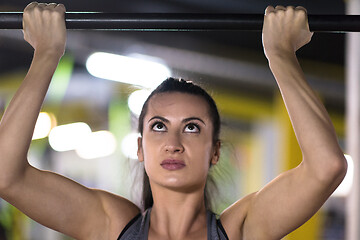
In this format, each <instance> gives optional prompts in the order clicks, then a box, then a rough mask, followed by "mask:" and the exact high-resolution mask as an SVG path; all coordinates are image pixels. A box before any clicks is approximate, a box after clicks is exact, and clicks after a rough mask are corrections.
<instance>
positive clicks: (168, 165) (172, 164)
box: [160, 159, 186, 171]
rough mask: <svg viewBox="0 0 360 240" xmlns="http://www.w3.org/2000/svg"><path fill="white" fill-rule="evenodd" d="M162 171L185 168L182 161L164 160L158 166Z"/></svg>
mask: <svg viewBox="0 0 360 240" xmlns="http://www.w3.org/2000/svg"><path fill="white" fill-rule="evenodd" d="M160 165H161V166H162V167H163V168H164V169H166V170H170V171H173V170H180V169H182V168H184V167H185V166H186V164H185V162H184V161H182V160H176V159H166V160H164V161H162V162H161V164H160Z"/></svg>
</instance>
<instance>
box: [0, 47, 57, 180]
mask: <svg viewBox="0 0 360 240" xmlns="http://www.w3.org/2000/svg"><path fill="white" fill-rule="evenodd" d="M60 57H61V55H60V54H58V53H56V52H51V51H47V52H36V51H35V53H34V58H33V61H32V64H31V67H30V69H29V71H28V73H27V75H26V77H25V79H24V80H23V82H22V84H21V86H20V87H19V89H18V90H17V92H16V93H15V95H14V97H13V99H12V100H11V102H10V104H9V106H8V108H7V109H6V111H5V113H4V115H3V118H2V119H1V123H0V165H1V168H0V183H1V185H5V186H7V185H9V184H11V182H12V181H14V180H15V179H18V177H19V175H21V174H23V173H24V169H26V166H28V163H27V161H26V157H27V152H28V149H29V145H30V143H31V139H32V134H33V130H34V127H35V123H36V120H37V117H38V115H39V111H40V109H41V106H42V103H43V100H44V97H45V95H46V92H47V89H48V87H49V84H50V81H51V78H52V75H53V73H54V71H55V69H56V66H57V64H58V62H59V59H60Z"/></svg>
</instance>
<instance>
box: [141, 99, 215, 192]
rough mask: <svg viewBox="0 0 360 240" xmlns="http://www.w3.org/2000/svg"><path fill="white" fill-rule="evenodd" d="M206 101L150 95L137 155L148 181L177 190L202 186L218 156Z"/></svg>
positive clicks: (191, 189)
mask: <svg viewBox="0 0 360 240" xmlns="http://www.w3.org/2000/svg"><path fill="white" fill-rule="evenodd" d="M208 108H209V106H208V104H207V103H206V101H205V100H204V99H203V98H201V97H199V96H196V95H191V94H186V93H178V92H172V93H162V94H157V95H155V96H153V97H152V98H151V99H150V101H149V103H148V109H147V113H146V115H145V117H144V123H143V124H144V128H143V136H142V139H141V138H139V141H138V144H139V149H138V157H139V160H140V161H144V164H145V170H146V172H147V174H148V176H149V179H150V183H151V185H152V186H153V184H156V185H159V186H163V187H167V188H172V189H174V190H178V191H193V190H195V189H202V190H203V189H204V186H205V183H206V178H207V174H208V170H209V167H210V164H216V163H217V161H218V158H219V148H220V144H217V145H215V146H214V144H213V141H212V133H213V124H212V122H211V118H210V115H209V111H208Z"/></svg>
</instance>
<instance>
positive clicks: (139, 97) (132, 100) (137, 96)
mask: <svg viewBox="0 0 360 240" xmlns="http://www.w3.org/2000/svg"><path fill="white" fill-rule="evenodd" d="M150 93H151V91H148V90H145V89H143V90H137V91H135V92H133V93H131V94H130V96H129V99H128V106H129V109H130V111H131V112H132V113H134V114H135V115H136V116H139V115H140V113H141V109H142V107H143V105H144V102H145V101H146V99H147V98H148V96H149V95H150Z"/></svg>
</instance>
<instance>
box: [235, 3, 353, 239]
mask: <svg viewBox="0 0 360 240" xmlns="http://www.w3.org/2000/svg"><path fill="white" fill-rule="evenodd" d="M311 37H312V33H311V32H310V31H309V26H308V23H307V16H306V10H305V9H304V8H302V7H297V8H294V7H287V8H285V7H282V6H278V7H276V8H273V7H271V6H270V7H268V8H267V9H266V14H265V19H264V26H263V46H264V52H265V55H266V57H267V59H268V61H269V66H270V69H271V71H272V73H273V75H274V77H275V79H276V82H277V84H278V86H279V89H280V92H281V94H282V97H283V100H284V102H285V105H286V108H287V111H288V114H289V116H290V120H291V123H292V125H293V128H294V131H295V134H296V137H297V140H298V143H299V145H300V148H301V151H302V155H303V159H302V163H301V164H300V165H299V166H298V167H297V168H295V169H292V170H290V171H287V172H285V173H283V174H281V175H280V176H279V177H277V178H276V179H274V180H273V181H272V182H270V183H269V184H268V185H267V186H265V187H264V188H263V189H262V190H260V191H259V192H257V193H254V194H252V195H250V196H249V197H247V198H245V199H244V200H240V202H239V203H235V204H234V205H233V206H232V207H230V208H229V209H228V210H230V211H229V212H230V213H232V212H235V213H237V215H240V214H244V213H241V212H240V211H239V209H241V208H240V206H241V204H240V203H244V202H246V203H247V205H246V208H245V209H246V216H245V217H244V219H245V220H244V222H243V223H240V224H243V225H241V226H242V233H241V234H242V236H243V237H244V239H281V238H282V237H283V236H285V235H286V234H288V233H289V232H291V231H293V230H294V229H296V228H297V227H299V226H300V225H302V224H303V223H305V222H306V221H307V220H308V219H309V218H310V217H311V216H312V215H313V214H315V213H316V211H318V210H319V208H320V207H321V206H322V205H323V203H324V202H325V201H326V199H327V198H328V197H329V196H330V195H331V193H332V192H333V191H334V190H335V189H336V187H337V186H338V185H339V184H340V183H341V181H342V179H343V177H344V175H345V173H346V167H347V165H346V160H345V158H344V155H343V152H342V151H341V149H340V147H339V145H338V141H337V137H336V135H335V131H334V128H333V126H332V123H331V121H330V118H329V116H328V114H327V112H326V110H325V108H324V106H323V105H322V103H321V102H320V101H319V99H318V98H317V96H316V94H315V93H314V92H313V90H312V89H311V88H310V86H309V85H308V83H307V82H306V80H305V77H304V74H303V72H302V70H301V67H300V65H299V63H298V60H297V58H296V55H295V52H296V51H297V50H298V49H299V48H300V47H302V46H303V45H305V44H307V43H308V42H309V41H310V39H311ZM242 206H243V205H242ZM242 210H244V208H242Z"/></svg>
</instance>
